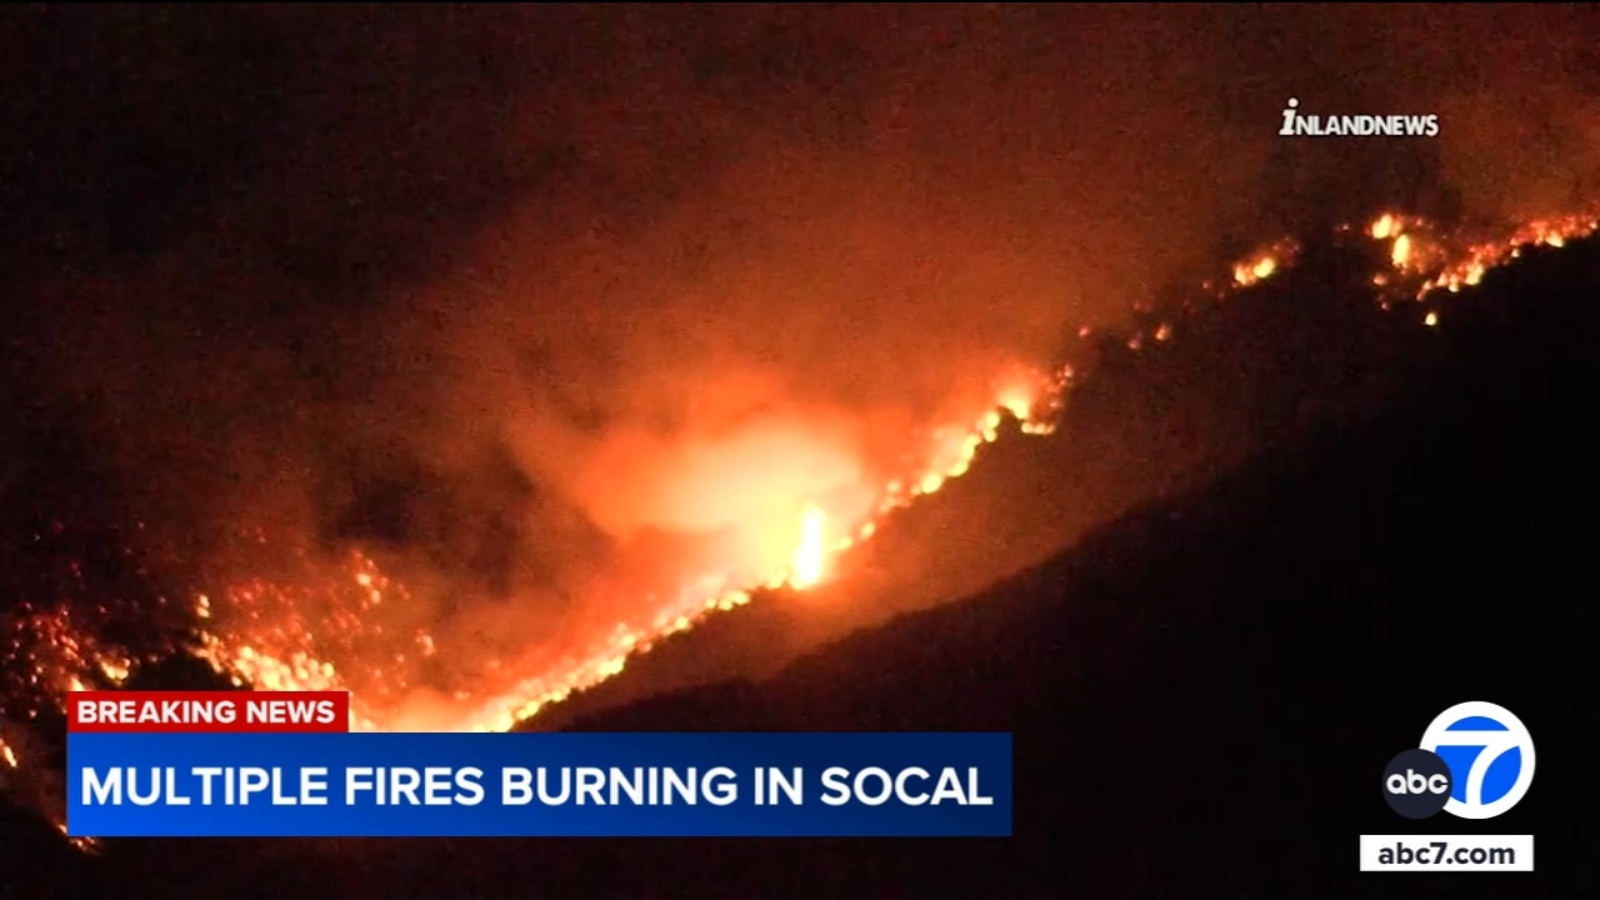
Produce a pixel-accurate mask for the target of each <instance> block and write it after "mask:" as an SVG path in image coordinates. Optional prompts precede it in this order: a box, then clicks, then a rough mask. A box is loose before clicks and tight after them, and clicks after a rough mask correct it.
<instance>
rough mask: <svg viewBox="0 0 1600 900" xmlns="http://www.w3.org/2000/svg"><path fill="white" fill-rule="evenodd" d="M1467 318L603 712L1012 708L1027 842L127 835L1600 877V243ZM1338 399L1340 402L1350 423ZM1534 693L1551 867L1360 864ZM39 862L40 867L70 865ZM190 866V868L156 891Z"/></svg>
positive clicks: (1226, 877)
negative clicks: (1318, 410) (1122, 483)
mask: <svg viewBox="0 0 1600 900" xmlns="http://www.w3.org/2000/svg"><path fill="white" fill-rule="evenodd" d="M1536 256H1537V258H1536V259H1533V260H1530V262H1529V264H1527V265H1523V266H1519V267H1516V268H1514V269H1512V270H1509V271H1507V272H1506V273H1504V274H1503V275H1497V276H1494V277H1491V279H1490V280H1489V282H1488V283H1487V284H1486V285H1485V286H1484V289H1483V291H1482V292H1481V293H1480V294H1479V295H1477V296H1476V297H1475V298H1474V300H1473V306H1472V308H1471V309H1470V310H1469V309H1467V308H1465V307H1463V308H1461V309H1460V310H1458V314H1457V315H1455V316H1454V317H1453V318H1452V327H1451V328H1450V329H1449V330H1448V331H1447V332H1445V337H1446V338H1447V340H1448V344H1447V347H1446V350H1447V352H1445V353H1444V354H1443V355H1442V357H1441V358H1445V357H1448V358H1453V362H1450V363H1448V364H1442V367H1441V368H1440V369H1439V370H1438V371H1436V372H1435V373H1434V375H1433V377H1430V378H1428V379H1427V380H1425V381H1418V382H1416V383H1414V384H1411V385H1410V386H1409V389H1408V391H1407V393H1406V397H1405V398H1404V399H1403V400H1402V401H1400V402H1397V403H1396V404H1394V405H1393V406H1391V407H1390V408H1388V410H1387V411H1386V412H1384V413H1383V414H1382V415H1380V416H1377V417H1374V418H1370V419H1347V420H1343V421H1346V422H1349V423H1352V424H1346V425H1338V424H1335V425H1332V426H1330V427H1329V428H1327V429H1325V430H1323V431H1321V432H1319V433H1317V434H1315V435H1313V436H1311V437H1309V438H1307V439H1304V440H1301V441H1297V442H1294V443H1292V444H1290V445H1287V446H1284V447H1281V448H1279V449H1278V450H1275V451H1273V452H1271V453H1269V454H1267V455H1265V456H1263V457H1262V458H1259V459H1257V460H1255V461H1253V462H1251V463H1250V464H1248V465H1246V466H1244V467H1241V468H1239V469H1237V470H1236V471H1234V472H1233V473H1232V474H1230V475H1228V476H1227V477H1225V478H1222V479H1221V480H1219V481H1218V482H1217V483H1216V484H1214V485H1212V486H1210V487H1208V488H1205V489H1203V490H1198V491H1193V492H1189V493H1187V494H1184V495H1181V496H1179V497H1177V498H1175V499H1173V500H1169V501H1164V502H1161V503H1158V504H1155V505H1152V506H1149V507H1147V508H1145V509H1142V510H1140V511H1139V512H1137V513H1135V514H1133V515H1130V516H1128V517H1125V518H1124V519H1122V520H1120V521H1118V522H1117V523H1115V524H1113V525H1111V526H1109V527H1106V528H1102V529H1099V530H1097V531H1095V532H1094V533H1092V534H1091V535H1090V536H1089V537H1087V538H1086V539H1085V540H1083V541H1082V542H1080V543H1079V544H1078V546H1076V547H1075V548H1074V549H1073V550H1071V551H1069V552H1067V553H1064V554H1061V555H1059V556H1056V557H1053V558H1052V559H1050V560H1048V561H1046V562H1045V563H1043V564H1042V565H1039V566H1037V567H1035V568H1032V569H1030V570H1028V571H1027V572H1025V573H1023V574H1021V575H1019V576H1017V577H1016V578H1013V579H1010V580H1008V581H1006V582H1004V583H1002V584H999V585H996V586H994V587H993V588H990V589H988V590H986V591H983V592H981V593H979V594H977V595H975V596H973V597H971V598H970V599H968V600H966V601H962V602H960V603H956V604H952V605H948V606H944V607H941V608H937V609H933V610H929V611H925V612H920V613H915V614H911V615H908V616H905V617H902V618H900V619H898V620H896V621H894V622H892V623H890V624H889V625H887V626H886V627H883V628H881V629H878V630H876V631H872V632H868V633H862V634H858V635H856V636H853V637H851V638H849V639H846V640H844V641H841V642H839V643H837V644H834V645H832V646H830V647H828V648H826V649H824V650H822V651H819V652H817V653H814V654H812V655H810V656H808V657H806V658H804V659H802V660H800V661H798V662H796V663H795V664H793V665H791V666H789V667H788V668H786V669H785V670H784V671H783V672H781V673H780V674H779V675H777V676H776V677H774V678H772V679H770V680H768V681H766V682H763V683H754V684H751V683H746V684H729V685H722V686H716V687H712V688H707V689H702V690H698V691H692V692H688V693H684V694H678V695H672V696H667V697H662V698H658V699H655V700H651V701H647V702H645V703H641V704H636V705H634V706H631V707H628V708H624V709H620V710H616V711H613V712H610V713H607V714H603V715H601V716H598V717H594V718H589V719H586V720H583V721H580V722H578V723H576V725H575V727H578V728H584V729H603V730H708V729H716V730H729V729H732V730H740V729H805V730H855V729H871V730H877V729H889V730H899V729H905V730H938V729H957V730H968V729H1003V730H1009V731H1012V732H1014V734H1015V735H1016V748H1017V758H1016V765H1017V778H1016V783H1017V785H1018V797H1017V799H1018V811H1017V818H1016V824H1015V836H1014V837H1013V838H1011V839H1007V840H986V841H842V840H841V841H693V842H690V841H614V842H601V841H476V842H455V841H427V842H416V841H384V842H376V841H375V842H339V843H338V844H333V845H319V846H316V847H309V846H306V845H300V844H284V843H277V844H272V845H262V844H257V843H254V842H226V843H223V842H205V843H200V844H184V843H166V842H162V843H157V842H133V843H129V842H124V843H120V844H119V843H113V844H112V845H111V846H110V847H109V848H108V850H107V853H106V856H105V857H104V858H103V859H100V860H95V861H86V863H85V864H86V866H88V865H92V866H93V867H95V868H96V869H97V870H99V871H100V872H102V873H103V874H104V875H105V876H106V877H109V878H111V879H112V881H111V882H109V884H111V885H113V886H115V887H119V888H124V889H129V890H130V891H131V892H133V893H134V894H135V895H138V891H139V888H141V887H143V888H144V890H145V893H144V895H151V893H152V892H153V893H154V894H159V895H163V896H177V895H184V896H188V895H195V896H201V895H212V896H214V895H216V893H217V892H218V891H222V892H224V893H227V894H228V895H230V896H238V895H245V894H250V895H280V896H281V895H282V893H283V892H285V891H291V890H292V891H295V892H297V893H298V894H300V895H303V896H325V895H340V896H351V895H355V894H358V893H359V894H362V895H365V894H367V893H370V892H372V891H374V890H387V891H390V892H393V893H397V894H402V895H427V896H433V897H437V896H479V897H481V896H512V895H515V896H526V895H528V894H529V893H535V894H543V895H550V896H576V897H594V896H660V895H680V894H681V895H692V896H702V897H704V896H726V897H751V896H762V897H768V896H819V895H821V896H861V897H885V896H891V897H892V896H907V897H923V896H995V895H1002V896H1022V897H1056V896H1068V895H1073V894H1087V895H1090V896H1141V895H1148V894H1151V893H1155V892H1160V893H1162V894H1183V895H1194V894H1210V893H1226V894H1230V895H1241V896H1261V895H1268V896H1314V895H1324V894H1329V895H1338V896H1349V895H1351V894H1360V895H1369V894H1372V895H1384V894H1388V893H1404V894H1406V895H1407V896H1415V895H1418V894H1423V895H1430V894H1436V895H1440V896H1445V895H1449V896H1457V895H1466V896H1518V897H1520V896H1532V895H1552V894H1565V893H1571V892H1573V891H1574V890H1577V889H1580V888H1589V889H1593V888H1594V887H1597V886H1600V882H1597V881H1595V880H1594V872H1593V871H1592V868H1593V866H1594V840H1595V834H1594V825H1593V820H1592V817H1591V816H1588V815H1586V811H1587V810H1588V808H1589V806H1590V804H1591V803H1592V802H1593V801H1594V800H1596V799H1600V798H1597V797H1596V788H1595V787H1594V784H1593V781H1592V779H1588V778H1587V777H1586V776H1587V774H1588V772H1589V758H1590V757H1591V756H1592V753H1591V751H1590V746H1591V745H1590V743H1589V741H1590V739H1591V738H1592V737H1594V736H1596V735H1597V733H1600V731H1597V728H1596V725H1597V710H1596V704H1595V702H1594V701H1593V700H1592V698H1590V697H1588V696H1587V694H1586V691H1585V689H1584V686H1585V685H1587V684H1588V683H1589V682H1590V681H1591V680H1592V677H1593V674H1592V673H1593V664H1592V662H1591V660H1592V651H1593V647H1594V644H1595V637H1596V616H1595V611H1594V604H1593V602H1592V600H1591V598H1590V597H1589V596H1588V595H1587V593H1588V592H1587V590H1586V588H1584V587H1583V586H1584V585H1585V583H1586V582H1585V580H1584V576H1585V575H1586V574H1587V572H1588V558H1589V554H1590V553H1591V544H1592V541H1593V528H1592V527H1591V526H1590V525H1589V524H1588V521H1587V514H1588V512H1589V511H1590V510H1592V509H1594V508H1595V504H1596V501H1597V500H1600V496H1597V495H1600V474H1597V473H1596V470H1595V468H1594V466H1593V464H1592V460H1593V458H1594V445H1593V442H1592V438H1591V437H1590V434H1591V429H1590V428H1589V427H1588V426H1589V423H1588V422H1586V421H1585V419H1586V418H1587V415H1586V413H1587V411H1588V410H1589V409H1590V408H1591V406H1592V402H1591V399H1590V398H1592V397H1593V396H1594V394H1595V391H1596V390H1597V389H1600V359H1597V358H1596V354H1595V353H1594V351H1593V348H1594V347H1595V346H1596V343H1595V342H1596V339H1597V338H1600V315H1597V314H1596V310H1595V309H1594V307H1593V304H1592V298H1593V297H1594V296H1595V295H1596V288H1597V287H1600V283H1597V278H1596V273H1597V272H1600V266H1597V265H1596V259H1595V253H1594V251H1593V249H1592V248H1585V249H1580V250H1569V251H1567V252H1563V253H1560V254H1537V255H1536ZM1335 421H1336V422H1337V421H1340V420H1335ZM1468 699H1487V700H1492V701H1494V702H1498V703H1502V704H1504V705H1507V706H1509V707H1510V708H1512V709H1513V710H1515V711H1516V712H1517V713H1518V715H1519V716H1521V717H1522V718H1523V720H1524V721H1525V722H1526V723H1527V724H1528V725H1529V727H1530V729H1531V730H1532V732H1533V734H1534V736H1535V739H1536V740H1537V741H1538V747H1539V770H1538V771H1539V774H1538V777H1537V780H1536V782H1535V787H1534V788H1533V790H1532V792H1530V794H1529V795H1528V798H1527V799H1526V800H1525V801H1524V802H1523V803H1522V804H1521V805H1520V806H1519V807H1518V808H1517V809H1515V810H1514V811H1512V812H1511V813H1509V814H1507V815H1505V816H1504V817H1502V818H1500V819H1496V820H1494V821H1493V824H1492V826H1487V827H1484V826H1480V827H1476V828H1474V827H1472V826H1471V825H1470V823H1468V824H1467V825H1462V824H1460V823H1456V822H1453V821H1452V822H1440V821H1437V820H1435V821H1431V822H1428V823H1422V828H1423V829H1424V831H1425V832H1426V831H1432V830H1437V831H1444V832H1448V831H1451V830H1460V831H1478V832H1486V833H1504V834H1521V833H1533V834H1535V835H1536V836H1537V839H1538V844H1537V846H1538V871H1536V872H1535V873H1534V874H1532V875H1529V876H1483V875H1458V876H1432V875H1396V876H1388V877H1377V876H1362V875H1360V874H1359V873H1357V872H1356V867H1357V862H1356V838H1357V835H1359V834H1362V833H1394V832H1398V831H1406V830H1414V828H1413V826H1412V825H1411V824H1410V823H1405V822H1402V821H1400V820H1398V819H1396V818H1395V817H1394V816H1393V815H1392V813H1390V812H1389V811H1388V809H1387V807H1386V806H1385V805H1384V803H1383V801H1382V799H1381V797H1380V795H1379V788H1378V785H1379V773H1380V772H1381V770H1382V767H1383V765H1384V764H1385V763H1386V762H1387V760H1388V759H1389V757H1390V756H1392V755H1393V754H1394V753H1395V752H1397V751H1398V750H1400V749H1403V748H1405V747H1407V746H1414V744H1415V742H1416V741H1417V739H1418V738H1419V737H1420V732H1421V730H1422V728H1423V727H1424V726H1425V725H1426V724H1427V722H1428V721H1429V720H1430V719H1431V718H1432V716H1433V715H1435V714H1436V713H1437V712H1439V711H1440V710H1442V709H1443V708H1444V707H1446V706H1448V705H1450V704H1453V703H1456V702H1460V701H1463V700H1468ZM41 874H42V873H41ZM154 886H159V887H154Z"/></svg>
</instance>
